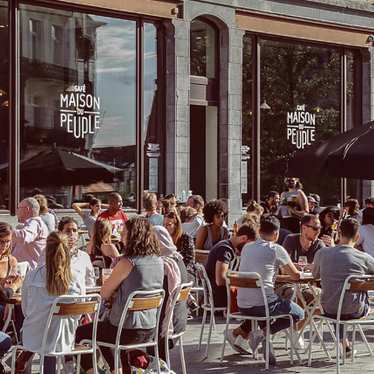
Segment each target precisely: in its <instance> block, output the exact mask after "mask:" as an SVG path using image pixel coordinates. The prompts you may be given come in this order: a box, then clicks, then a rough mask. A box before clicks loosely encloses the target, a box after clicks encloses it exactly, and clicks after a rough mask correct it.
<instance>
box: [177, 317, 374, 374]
mask: <svg viewBox="0 0 374 374" xmlns="http://www.w3.org/2000/svg"><path fill="white" fill-rule="evenodd" d="M223 330H224V324H223V322H221V323H220V322H219V323H218V325H217V327H216V331H214V332H213V334H212V343H211V345H210V350H209V358H208V359H204V353H205V345H203V346H202V349H201V352H199V351H198V343H199V333H200V325H199V324H198V321H192V322H191V323H189V325H188V330H187V333H186V334H185V336H184V348H185V356H186V363H187V372H188V373H189V374H199V373H202V372H204V373H214V374H239V373H243V374H244V373H245V374H254V373H261V372H266V371H265V365H264V361H263V360H262V355H261V354H259V355H258V356H259V357H258V360H257V361H256V360H254V359H253V358H252V357H251V356H249V355H239V354H237V353H235V352H234V351H233V350H232V349H231V347H230V346H229V345H226V351H225V356H224V360H223V362H222V364H221V362H220V356H221V349H222V342H223ZM364 331H365V334H366V336H367V339H368V341H369V343H370V345H371V347H372V349H373V350H374V326H373V328H372V329H366V330H364ZM325 335H326V338H329V337H328V334H327V333H326V334H325ZM206 336H207V335H206ZM206 336H205V337H206ZM283 336H284V335H283ZM283 336H282V334H279V336H277V337H276V339H275V340H274V349H275V354H276V357H277V361H278V365H277V366H276V367H274V368H271V369H270V372H271V373H307V374H309V373H313V374H314V373H316V374H327V373H329V374H330V373H335V372H336V367H335V361H334V360H333V361H329V360H328V358H327V357H326V356H325V354H324V352H323V350H322V349H321V348H320V345H317V344H315V345H314V346H313V349H314V350H315V352H313V356H312V357H313V362H312V367H308V365H307V354H305V353H302V354H301V355H300V356H301V359H302V360H303V362H302V363H301V364H300V363H299V362H298V361H296V362H295V363H294V365H291V364H290V359H289V355H288V354H287V352H286V351H285V349H284V347H285V339H284V338H283ZM307 336H308V332H307V333H306V337H307ZM357 339H358V335H357ZM306 343H307V341H306ZM327 347H328V348H330V349H331V355H332V357H333V358H334V357H335V355H334V352H333V345H332V343H330V344H328V345H327ZM355 349H357V355H358V356H357V357H356V358H355V360H354V362H353V363H352V361H351V359H348V360H347V361H346V364H345V365H344V366H341V374H345V373H346V374H348V373H349V374H359V373H360V374H364V373H365V374H366V373H374V357H371V356H369V355H368V353H367V351H366V348H365V345H364V344H363V343H362V342H361V341H359V342H358V343H357V345H356V348H355ZM360 355H362V356H360ZM363 355H365V356H363ZM171 366H172V368H173V369H174V370H175V371H176V372H177V373H178V374H179V373H181V369H180V360H179V355H178V350H177V349H173V350H172V355H171Z"/></svg>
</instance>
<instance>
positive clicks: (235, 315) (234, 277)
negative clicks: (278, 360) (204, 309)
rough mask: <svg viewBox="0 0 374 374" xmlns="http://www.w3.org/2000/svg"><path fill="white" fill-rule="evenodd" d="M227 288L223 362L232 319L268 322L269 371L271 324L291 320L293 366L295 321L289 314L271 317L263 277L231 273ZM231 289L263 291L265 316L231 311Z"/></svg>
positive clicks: (266, 366)
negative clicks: (286, 319) (281, 319)
mask: <svg viewBox="0 0 374 374" xmlns="http://www.w3.org/2000/svg"><path fill="white" fill-rule="evenodd" d="M226 287H227V298H228V301H227V305H228V307H227V318H226V327H225V334H224V338H223V345H222V353H221V362H222V361H223V356H224V354H225V346H226V336H227V331H228V328H229V325H230V321H231V320H232V319H236V320H241V321H243V320H249V321H255V322H258V321H264V322H266V337H265V339H266V340H265V343H266V349H265V368H266V370H268V369H269V352H270V322H271V321H272V320H275V319H279V318H289V319H290V333H289V334H288V335H289V338H290V356H291V357H290V358H291V364H293V354H294V343H293V341H294V339H293V331H294V323H293V319H292V317H291V316H290V315H289V314H280V315H276V316H271V315H270V313H269V305H268V301H267V298H266V293H265V287H264V283H263V281H262V278H261V275H260V274H258V273H248V272H238V271H229V272H228V273H227V274H226ZM231 287H239V288H257V289H260V290H261V293H262V297H263V300H264V306H265V316H264V317H259V316H249V315H246V314H242V313H240V312H232V311H231V292H230V289H231Z"/></svg>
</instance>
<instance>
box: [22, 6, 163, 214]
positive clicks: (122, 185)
mask: <svg viewBox="0 0 374 374" xmlns="http://www.w3.org/2000/svg"><path fill="white" fill-rule="evenodd" d="M137 27H139V28H140V23H138V22H137V21H136V20H126V19H118V18H111V17H104V16H99V15H95V14H87V13H81V12H73V11H67V10H66V11H65V10H57V9H49V8H45V7H38V6H31V5H21V7H20V35H21V46H20V58H21V61H20V64H21V82H20V86H21V89H20V97H21V102H20V104H21V105H20V114H21V123H20V125H21V147H20V150H21V165H20V174H21V175H20V177H21V197H24V196H30V195H31V194H33V193H34V192H36V191H41V192H42V193H44V194H45V195H48V196H49V197H50V199H53V200H55V201H56V203H57V205H58V206H63V207H70V206H71V203H72V201H73V200H76V199H81V198H82V197H83V195H84V194H87V193H94V194H96V195H98V196H99V197H104V195H105V194H106V193H107V192H109V191H113V190H114V191H119V192H120V193H121V194H122V196H123V199H124V204H125V207H134V208H135V207H136V206H137V193H138V192H139V188H138V186H137V176H136V170H137V165H136V160H137V154H138V147H140V146H142V145H141V144H137V141H136V139H137V136H136V134H137V130H136V129H137V125H138V122H137V118H138V117H137V107H139V106H137V100H139V101H140V100H141V96H142V97H143V102H144V117H145V119H144V123H145V129H144V130H145V131H144V133H145V136H144V139H146V147H148V148H149V147H150V148H152V150H153V148H154V147H155V145H159V144H160V143H161V142H160V134H161V133H162V130H161V129H160V123H159V117H157V112H158V111H162V109H160V108H158V107H157V105H159V102H158V101H157V99H156V98H157V92H158V85H157V77H158V69H157V66H158V65H157V30H156V27H155V26H154V25H153V24H148V23H145V26H144V33H143V35H144V56H142V57H141V58H143V61H144V91H143V92H139V95H140V97H139V95H138V97H137V93H138V91H137V82H138V79H139V77H138V76H137V43H136V33H137ZM139 87H140V86H139ZM152 156H154V154H152ZM159 158H160V152H158V157H157V158H155V157H148V159H147V160H146V162H145V164H146V168H147V170H148V171H147V179H146V184H147V187H149V186H151V187H152V189H155V190H157V189H158V184H159V179H160V178H161V176H160V175H159V174H160V172H159V167H158V162H159ZM151 160H152V161H151ZM156 160H157V162H153V161H156ZM36 171H40V173H39V172H38V174H36ZM142 172H143V171H142Z"/></svg>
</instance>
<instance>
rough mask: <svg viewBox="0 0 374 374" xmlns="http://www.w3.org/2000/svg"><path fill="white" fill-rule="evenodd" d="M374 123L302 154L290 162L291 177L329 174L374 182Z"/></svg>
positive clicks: (332, 138)
mask: <svg viewBox="0 0 374 374" xmlns="http://www.w3.org/2000/svg"><path fill="white" fill-rule="evenodd" d="M373 165H374V121H373V122H370V123H368V124H366V125H364V126H361V127H356V128H354V129H352V130H350V131H347V132H344V133H342V134H339V135H336V136H333V137H331V138H330V139H329V140H327V141H326V142H323V143H322V144H319V145H316V146H312V147H310V148H308V149H306V150H303V151H298V152H296V153H295V155H294V157H293V158H292V159H290V160H289V161H288V170H287V173H286V174H287V175H288V176H297V177H304V176H311V175H318V174H322V173H325V172H327V173H328V174H329V175H331V176H334V177H344V178H356V179H369V180H370V179H374V168H373Z"/></svg>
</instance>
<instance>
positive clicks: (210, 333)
mask: <svg viewBox="0 0 374 374" xmlns="http://www.w3.org/2000/svg"><path fill="white" fill-rule="evenodd" d="M213 323H214V313H213V309H212V310H211V312H210V319H209V332H208V340H207V342H206V351H205V357H208V354H209V345H210V339H211V337H212V329H213Z"/></svg>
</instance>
